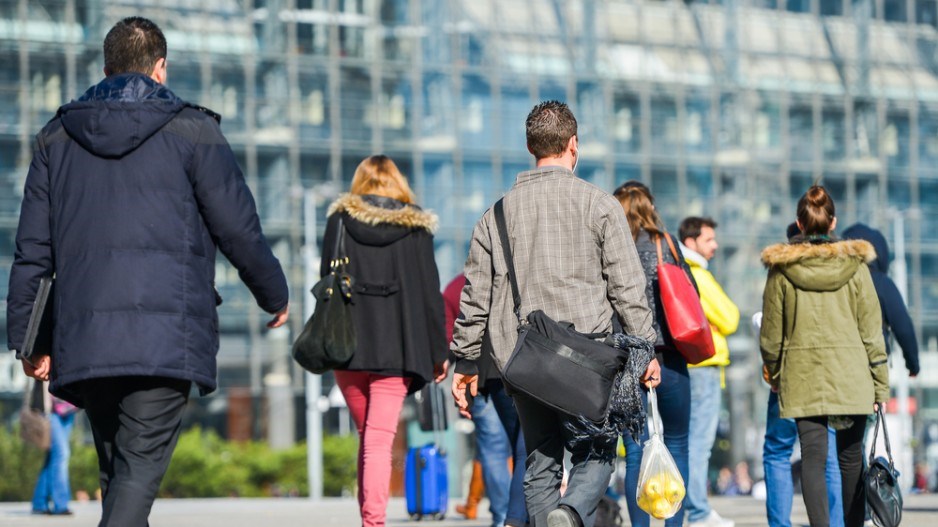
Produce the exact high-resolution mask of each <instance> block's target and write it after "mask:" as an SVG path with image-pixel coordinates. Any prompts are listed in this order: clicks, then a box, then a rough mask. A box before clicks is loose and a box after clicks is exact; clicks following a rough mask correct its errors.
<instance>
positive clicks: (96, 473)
mask: <svg viewBox="0 0 938 527" xmlns="http://www.w3.org/2000/svg"><path fill="white" fill-rule="evenodd" d="M68 477H69V482H70V483H71V485H72V492H73V493H75V492H79V491H83V492H87V493H88V496H89V497H91V498H92V499H94V497H95V495H96V494H97V492H98V489H99V488H100V487H101V471H100V470H99V469H98V451H97V450H95V448H94V445H93V444H83V443H77V442H76V441H75V438H74V437H73V438H72V455H71V457H69V460H68Z"/></svg>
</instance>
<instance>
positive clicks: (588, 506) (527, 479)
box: [511, 390, 617, 527]
mask: <svg viewBox="0 0 938 527" xmlns="http://www.w3.org/2000/svg"><path fill="white" fill-rule="evenodd" d="M511 396H512V399H514V401H515V407H516V408H517V409H518V418H519V419H520V420H521V430H522V432H523V433H524V443H525V446H526V447H527V450H528V459H527V463H526V470H525V473H524V495H525V501H526V504H527V507H528V515H529V517H530V521H531V525H532V526H534V527H546V526H547V515H548V514H550V511H552V510H554V509H556V508H557V506H558V505H566V506H567V507H570V508H571V509H573V510H575V511H576V512H577V514H578V515H579V516H580V519H581V520H582V521H583V525H584V527H592V526H593V523H594V522H595V521H596V506H597V505H598V504H599V500H600V498H602V496H603V494H605V493H606V488H607V487H608V486H609V478H610V477H611V476H612V472H613V465H612V458H614V457H615V448H616V443H617V440H616V439H615V438H614V439H611V440H595V441H597V442H599V443H598V444H595V445H594V444H591V443H590V442H575V441H573V438H572V437H571V436H572V434H571V433H570V431H569V430H567V428H566V427H565V426H564V424H565V423H566V422H568V421H569V420H571V419H572V418H571V417H570V416H568V415H567V414H564V413H562V412H559V411H557V410H554V409H552V408H549V407H547V406H544V405H543V404H541V403H539V402H537V401H535V400H534V399H531V398H530V397H526V396H525V395H523V394H519V393H517V392H516V391H513V390H512V391H511ZM600 441H601V442H600ZM592 447H595V450H597V451H601V452H608V453H610V455H609V456H608V458H609V459H608V460H603V459H599V458H598V457H596V456H591V455H590V453H591V450H593V448H592ZM564 448H566V449H567V450H569V451H570V462H571V464H572V467H571V468H570V474H569V477H568V479H567V491H566V492H565V493H564V495H563V498H561V497H560V483H561V480H562V478H563V456H564Z"/></svg>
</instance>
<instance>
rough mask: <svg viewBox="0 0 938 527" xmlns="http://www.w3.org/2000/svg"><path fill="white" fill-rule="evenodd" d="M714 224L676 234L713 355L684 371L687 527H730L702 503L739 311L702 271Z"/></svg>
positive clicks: (691, 222)
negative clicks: (687, 419) (687, 424)
mask: <svg viewBox="0 0 938 527" xmlns="http://www.w3.org/2000/svg"><path fill="white" fill-rule="evenodd" d="M716 227H717V224H716V222H715V221H713V220H712V219H710V218H698V217H689V218H685V219H684V221H682V222H681V226H680V228H679V229H678V234H679V236H680V240H681V251H682V252H683V253H684V259H685V260H687V263H688V265H690V270H691V273H692V274H693V275H694V280H695V281H696V282H697V289H698V290H699V291H700V303H701V304H702V305H703V310H704V314H705V315H707V320H708V321H710V329H711V333H713V347H714V349H715V350H716V355H714V356H713V357H712V358H710V359H708V360H706V361H704V362H701V363H700V364H697V365H694V366H689V367H688V374H689V376H690V431H689V432H690V433H689V437H688V477H687V480H688V481H687V498H686V500H685V502H684V506H685V507H686V510H687V521H688V527H733V526H734V522H733V521H732V520H727V519H724V518H723V517H721V516H720V515H719V514H717V512H716V511H715V510H713V509H711V508H710V504H709V502H708V501H707V472H708V469H709V465H710V451H711V450H712V449H713V442H714V440H715V439H716V434H717V423H718V422H719V420H720V406H721V401H720V389H721V388H722V387H723V385H724V372H723V369H724V368H725V367H726V366H727V365H729V363H730V350H729V347H728V346H727V344H726V336H727V335H730V334H732V333H735V332H736V327H737V326H738V325H739V308H737V307H736V304H734V303H733V301H732V300H730V298H729V297H728V296H726V293H725V292H723V288H722V287H720V284H719V283H717V281H716V279H715V278H714V277H713V275H712V274H711V273H710V271H709V270H708V269H707V267H708V264H709V262H710V259H711V258H713V255H714V253H715V252H716V250H717V247H719V245H718V244H717V240H716Z"/></svg>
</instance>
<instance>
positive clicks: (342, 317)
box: [293, 216, 357, 374]
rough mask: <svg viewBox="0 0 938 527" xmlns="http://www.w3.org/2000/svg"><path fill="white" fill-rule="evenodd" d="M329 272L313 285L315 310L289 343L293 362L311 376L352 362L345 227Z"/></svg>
mask: <svg viewBox="0 0 938 527" xmlns="http://www.w3.org/2000/svg"><path fill="white" fill-rule="evenodd" d="M332 255H333V257H332V261H331V262H330V264H329V266H330V269H331V270H330V272H329V274H328V275H326V276H324V277H323V278H322V280H320V281H319V282H317V283H316V285H314V286H313V289H312V293H313V297H314V298H315V299H316V309H315V311H313V316H311V317H309V320H307V321H306V324H305V325H304V326H303V331H302V332H301V333H300V336H299V337H297V339H296V342H294V343H293V359H294V360H295V361H296V362H297V363H298V364H299V365H300V366H302V367H303V368H305V369H306V370H308V371H311V372H313V373H318V374H321V373H325V372H327V371H329V370H333V369H336V368H341V367H342V366H344V365H346V364H348V362H349V361H350V360H352V355H353V354H354V353H355V347H356V345H357V340H356V338H355V326H354V324H353V321H352V286H353V282H354V281H353V279H352V276H351V275H350V274H348V272H347V271H346V267H347V266H348V263H349V259H348V255H346V253H345V225H344V224H343V222H342V217H341V216H340V217H339V228H338V233H337V236H336V241H335V250H334V251H333V252H332Z"/></svg>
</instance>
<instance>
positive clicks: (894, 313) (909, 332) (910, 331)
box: [842, 223, 919, 377]
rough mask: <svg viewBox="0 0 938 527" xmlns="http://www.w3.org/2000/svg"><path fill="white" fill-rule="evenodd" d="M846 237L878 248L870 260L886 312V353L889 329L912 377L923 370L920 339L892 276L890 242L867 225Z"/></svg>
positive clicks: (847, 231)
mask: <svg viewBox="0 0 938 527" xmlns="http://www.w3.org/2000/svg"><path fill="white" fill-rule="evenodd" d="M842 236H843V238H844V239H848V240H866V241H868V242H870V243H871V244H873V248H874V249H876V259H875V260H873V261H872V262H870V263H869V266H870V275H872V277H873V286H874V287H875V288H876V296H877V297H879V306H880V308H881V309H882V312H883V337H885V339H886V354H887V355H888V354H889V353H890V352H891V351H892V349H891V348H892V346H891V345H890V340H891V339H890V338H889V330H892V334H893V335H895V337H896V341H897V342H898V343H899V347H901V348H902V356H903V357H904V358H905V367H906V369H908V370H909V377H915V376H916V375H918V372H919V362H918V340H917V339H916V338H915V327H914V326H913V325H912V317H910V316H909V310H908V309H906V307H905V301H904V300H902V295H901V294H900V293H899V288H898V287H896V283H895V282H893V281H892V279H891V278H889V274H888V273H889V260H890V255H889V244H888V243H886V238H885V237H884V236H883V233H881V232H879V231H878V230H876V229H874V228H872V227H869V226H867V225H864V224H862V223H855V224H853V225H851V226H850V227H847V229H845V230H844V232H843V235H842Z"/></svg>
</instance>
